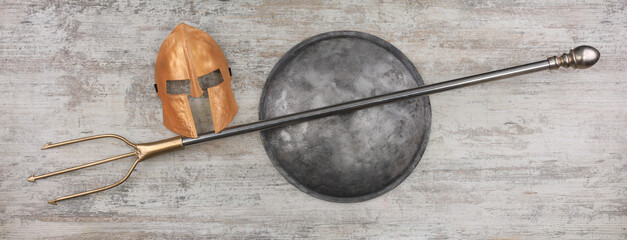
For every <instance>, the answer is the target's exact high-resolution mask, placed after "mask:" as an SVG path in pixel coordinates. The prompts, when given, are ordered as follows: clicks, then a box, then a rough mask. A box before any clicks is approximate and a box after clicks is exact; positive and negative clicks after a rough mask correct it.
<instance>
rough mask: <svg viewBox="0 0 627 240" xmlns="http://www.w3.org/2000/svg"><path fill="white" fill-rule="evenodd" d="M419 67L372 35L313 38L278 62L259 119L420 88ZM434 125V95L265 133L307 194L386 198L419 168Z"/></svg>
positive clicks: (272, 151) (269, 147) (282, 166)
mask: <svg viewBox="0 0 627 240" xmlns="http://www.w3.org/2000/svg"><path fill="white" fill-rule="evenodd" d="M422 85H424V83H423V82H422V78H421V77H420V75H419V74H418V71H417V70H416V68H415V67H414V65H413V64H412V63H411V62H410V61H409V59H407V57H405V55H403V53H401V52H400V51H399V50H398V49H396V48H395V47H394V46H392V45H391V44H390V43H388V42H386V41H384V40H382V39H380V38H377V37H375V36H372V35H370V34H366V33H361V32H353V31H338V32H328V33H324V34H320V35H317V36H314V37H311V38H309V39H307V40H305V41H303V42H302V43H300V44H298V45H296V46H295V47H294V48H292V49H291V50H290V51H289V52H287V53H286V54H285V56H283V58H281V60H279V62H278V63H277V65H276V66H275V67H274V69H273V70H272V72H271V73H270V75H269V76H268V79H267V81H266V84H265V86H264V89H263V93H262V97H261V103H260V106H259V109H260V112H259V118H260V119H261V120H265V119H270V118H275V117H279V116H283V115H287V114H291V113H297V112H302V111H306V110H311V109H315V108H320V107H325V106H329V105H333V104H339V103H344V102H348V101H352V100H357V99H362V98H366V97H371V96H376V95H382V94H386V93H390V92H395V91H399V90H404V89H409V88H414V87H418V86H422ZM430 126H431V107H430V103H429V98H428V97H426V96H425V97H418V98H412V99H408V100H403V101H398V102H393V103H388V104H384V105H379V106H374V107H370V108H366V109H361V110H357V111H351V112H346V113H342V114H340V115H335V116H330V117H325V118H321V119H317V120H312V121H308V122H303V123H299V124H294V125H288V126H285V127H279V128H274V129H270V130H265V131H262V132H261V138H262V141H263V144H264V147H265V149H266V151H267V153H268V156H269V157H270V160H271V161H272V163H273V165H274V166H275V167H276V168H277V169H278V170H279V172H280V173H281V174H282V175H283V176H284V177H285V178H286V179H287V181H288V182H290V183H291V184H293V185H294V186H296V187H297V188H298V189H300V190H302V191H303V192H305V193H307V194H310V195H312V196H314V197H317V198H320V199H324V200H328V201H333V202H359V201H365V200H368V199H372V198H374V197H377V196H379V195H381V194H384V193H386V192H388V191H390V190H392V189H393V188H394V187H396V186H397V185H398V184H400V183H401V182H402V181H403V180H405V178H407V176H408V175H409V174H410V173H411V172H412V171H413V169H414V168H415V167H416V165H417V164H418V162H419V161H420V158H421V156H422V154H423V153H424V151H425V148H426V146H427V141H428V139H429V131H430Z"/></svg>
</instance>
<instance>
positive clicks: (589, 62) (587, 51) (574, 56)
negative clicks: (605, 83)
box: [28, 46, 600, 205]
mask: <svg viewBox="0 0 627 240" xmlns="http://www.w3.org/2000/svg"><path fill="white" fill-rule="evenodd" d="M599 58H600V53H599V51H598V50H597V49H595V48H593V47H590V46H579V47H577V48H575V49H572V50H570V52H569V53H564V54H562V55H561V56H559V57H557V56H553V57H549V58H548V59H546V60H542V61H538V62H534V63H529V64H525V65H520V66H516V67H511V68H506V69H501V70H497V71H492V72H487V73H482V74H478V75H473V76H469V77H463V78H458V79H453V80H449V81H445V82H440V83H435V84H431V85H426V86H421V87H416V88H412V89H407V90H403V91H398V92H393V93H388V94H384V95H380V96H374V97H369V98H365V99H360V100H355V101H351V102H347V103H341V104H337V105H332V106H328V107H323V108H318V109H313V110H308V111H304V112H300V113H294V114H289V115H285V116H281V117H277V118H273V119H268V120H263V121H258V122H254V123H249V124H244V125H239V126H233V127H229V128H226V129H224V130H223V131H221V132H219V133H216V132H209V133H206V134H202V135H199V136H198V138H183V137H180V136H179V137H174V138H169V139H164V140H160V141H156V142H151V143H144V144H134V143H132V142H130V141H128V140H126V139H125V138H123V137H121V136H118V135H115V134H104V135H96V136H91V137H85V138H79V139H75V140H69V141H65V142H60V143H48V144H46V145H45V146H44V147H43V148H42V150H43V149H48V148H54V147H59V146H63V145H68V144H72V143H77V142H82V141H88V140H93V139H98V138H105V137H112V138H117V139H120V140H122V141H124V142H125V143H126V144H128V145H129V146H131V147H133V148H134V149H135V151H134V152H131V153H126V154H122V155H119V156H115V157H111V158H107V159H103V160H99V161H95V162H91V163H87V164H83V165H79V166H75V167H71V168H67V169H63V170H59V171H56V172H52V173H47V174H43V175H39V176H34V175H33V176H30V177H29V178H28V181H31V182H35V181H36V180H37V179H41V178H46V177H50V176H54V175H58V174H62V173H66V172H71V171H75V170H79V169H82V168H86V167H91V166H95V165H98V164H102V163H106V162H110V161H115V160H119V159H122V158H126V157H131V156H136V157H137V159H136V160H135V162H133V164H132V165H131V168H130V169H129V170H128V172H127V173H126V175H125V176H124V177H123V178H122V179H121V180H119V181H117V182H115V183H113V184H110V185H107V186H104V187H101V188H97V189H93V190H89V191H85V192H81V193H76V194H72V195H67V196H64V197H60V198H57V199H53V200H50V201H48V203H50V204H55V205H56V203H57V202H59V201H63V200H67V199H71V198H75V197H79V196H84V195H88V194H91V193H96V192H100V191H104V190H107V189H110V188H113V187H115V186H117V185H120V184H121V183H123V182H124V181H126V179H128V177H129V176H130V175H131V173H132V172H133V170H134V169H135V167H136V166H137V164H138V163H139V162H141V161H143V160H145V159H147V158H148V157H151V156H154V155H158V154H161V153H165V152H170V151H175V150H181V149H183V148H184V147H185V146H189V145H192V144H196V143H201V142H206V141H211V140H215V139H219V138H225V137H229V136H234V135H239V134H244V133H249V132H254V131H260V130H266V129H271V128H276V127H280V126H284V125H288V124H295V123H300V122H304V121H308V120H313V119H317V118H323V117H327V116H331V115H336V114H340V113H343V112H348V111H354V110H358V109H362V108H366V107H371V106H376V105H381V104H385V103H389V102H393V101H398V100H403V99H407V98H412V97H418V96H425V95H429V94H432V93H438V92H443V91H447V90H451V89H457V88H461V87H466V86H470V85H474V84H479V83H484V82H488V81H494V80H499V79H504V78H509V77H513V76H518V75H522V74H527V73H532V72H537V71H542V70H554V69H558V68H560V67H565V68H568V67H572V68H576V69H585V68H589V67H591V66H593V65H594V64H596V62H597V61H598V60H599Z"/></svg>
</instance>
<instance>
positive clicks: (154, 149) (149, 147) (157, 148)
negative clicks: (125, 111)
mask: <svg viewBox="0 0 627 240" xmlns="http://www.w3.org/2000/svg"><path fill="white" fill-rule="evenodd" d="M107 137H111V138H117V139H120V140H122V141H123V142H124V143H126V144H127V145H129V146H131V147H132V148H134V149H135V151H134V152H130V153H125V154H122V155H118V156H115V157H110V158H105V159H102V160H98V161H95V162H91V163H86V164H82V165H78V166H75V167H71V168H66V169H63V170H59V171H55V172H51V173H46V174H42V175H39V176H35V175H31V176H30V177H29V178H28V179H27V180H28V181H29V182H35V181H36V180H37V179H42V178H47V177H51V176H54V175H59V174H63V173H67V172H71V171H76V170H79V169H83V168H87V167H91V166H96V165H99V164H103V163H107V162H111V161H115V160H119V159H123V158H127V157H131V156H137V159H135V162H133V165H131V168H130V169H129V170H128V172H126V175H125V176H124V177H123V178H122V179H120V180H119V181H117V182H115V183H113V184H110V185H107V186H104V187H101V188H96V189H93V190H89V191H85V192H80V193H76V194H71V195H67V196H63V197H60V198H56V199H53V200H50V201H48V203H50V204H53V205H57V202H58V201H63V200H67V199H70V198H75V197H80V196H84V195H88V194H92V193H97V192H100V191H104V190H107V189H110V188H113V187H115V186H118V185H120V184H122V183H123V182H124V181H126V179H128V177H129V176H130V175H131V173H132V172H133V170H134V169H135V167H136V166H137V164H138V163H139V162H141V161H143V160H145V159H146V158H148V157H151V156H154V155H157V154H160V153H165V152H169V151H174V150H179V149H182V148H183V142H182V139H181V137H180V136H179V137H174V138H169V139H164V140H161V141H156V142H151V143H144V144H134V143H132V142H130V141H128V140H126V138H124V137H122V136H119V135H115V134H102V135H95V136H90V137H84V138H78V139H73V140H68V141H64V142H59V143H48V144H46V145H45V146H44V147H42V148H41V149H42V150H45V149H49V148H55V147H60V146H64V145H68V144H73V143H78V142H84V141H89V140H94V139H99V138H107Z"/></svg>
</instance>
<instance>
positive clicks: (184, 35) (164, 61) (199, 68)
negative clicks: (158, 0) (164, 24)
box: [155, 23, 237, 138]
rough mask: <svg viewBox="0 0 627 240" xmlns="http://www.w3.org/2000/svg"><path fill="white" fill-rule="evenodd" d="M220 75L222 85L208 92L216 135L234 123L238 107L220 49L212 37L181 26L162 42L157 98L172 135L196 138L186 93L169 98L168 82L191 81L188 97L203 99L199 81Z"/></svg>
mask: <svg viewBox="0 0 627 240" xmlns="http://www.w3.org/2000/svg"><path fill="white" fill-rule="evenodd" d="M212 72H219V73H220V75H221V76H222V79H223V81H222V82H221V83H220V84H218V85H216V86H212V87H208V88H207V89H206V91H207V94H208V97H209V104H210V106H211V115H212V118H213V126H214V130H215V132H220V131H222V130H223V129H224V128H226V126H227V125H228V124H229V123H230V122H231V121H232V120H233V118H234V117H235V114H236V113H237V104H236V103H235V97H234V96H233V90H232V89H231V71H230V69H229V64H228V63H227V62H226V57H224V53H223V52H222V50H221V49H220V46H218V44H217V43H216V42H215V41H214V40H213V38H211V36H209V34H207V33H205V32H203V31H201V30H199V29H196V28H194V27H191V26H189V25H186V24H184V23H181V24H179V25H178V26H177V27H176V28H175V29H174V31H172V33H170V35H169V36H168V37H167V38H166V39H165V40H164V41H163V44H161V48H160V49H159V53H158V55H157V62H156V64H155V82H156V87H157V94H158V95H159V98H161V104H162V106H163V124H164V125H165V126H166V127H167V128H168V129H170V130H171V131H172V132H175V133H177V134H180V135H182V136H185V137H192V138H197V137H198V133H197V132H196V126H195V124H194V116H193V115H192V111H191V108H190V104H189V101H188V99H187V93H183V94H169V93H168V89H167V85H168V84H166V83H167V82H169V81H182V80H189V84H190V91H189V95H191V96H192V97H195V98H198V97H201V96H203V93H204V89H201V86H200V84H199V83H198V78H199V77H200V76H203V75H207V74H209V73H212Z"/></svg>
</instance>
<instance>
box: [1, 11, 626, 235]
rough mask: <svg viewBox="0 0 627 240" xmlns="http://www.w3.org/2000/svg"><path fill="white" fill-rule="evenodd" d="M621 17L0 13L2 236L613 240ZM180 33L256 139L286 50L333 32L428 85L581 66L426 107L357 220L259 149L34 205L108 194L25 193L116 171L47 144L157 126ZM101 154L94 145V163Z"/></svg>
mask: <svg viewBox="0 0 627 240" xmlns="http://www.w3.org/2000/svg"><path fill="white" fill-rule="evenodd" d="M625 5H626V4H625V2H624V1H596V0H594V1H587V2H573V1H505V2H496V1H471V0H461V1H459V0H458V1H423V2H420V3H413V2H412V1H307V2H293V1H248V2H239V1H219V2H218V1H216V2H195V1H186V2H184V3H177V2H174V1H149V2H145V1H135V0H133V1H87V2H82V1H32V2H29V1H13V2H8V1H3V3H2V4H0V18H1V19H2V24H0V123H1V124H2V127H1V128H0V137H1V140H2V141H0V237H2V238H7V239H40V238H41V239H43V238H106V239H111V238H114V239H117V238H122V239H134V238H161V239H170V238H210V237H215V238H305V237H314V238H393V239H398V238H412V239H413V238H435V239H439V238H454V239H467V238H484V239H485V238H497V239H505V238H507V239H509V238H512V239H520V238H523V239H526V238H533V239H555V238H559V239H562V238H566V239H572V238H578V239H625V238H627V230H626V228H627V227H626V226H627V223H626V222H625V221H626V218H627V207H626V206H627V163H626V162H625V161H626V157H627V156H626V154H627V130H626V129H627V121H626V120H627V107H625V106H627V97H626V96H627V84H625V80H626V79H627V71H626V70H625V67H624V63H625V62H627V57H625V56H627V50H626V49H625V45H626V43H627V41H626V40H625V39H626V33H627V30H626V27H627V17H626V16H627V13H626V12H625V9H626V6H625ZM179 22H185V23H188V24H190V25H192V26H195V27H198V28H200V29H202V30H204V31H206V32H208V33H209V34H211V35H212V36H213V37H214V38H215V39H216V41H217V42H218V43H219V44H220V45H221V47H222V48H223V50H224V52H225V54H226V55H227V58H228V60H229V63H230V65H231V68H232V69H233V88H234V89H235V97H236V99H237V101H238V104H239V107H240V110H239V114H238V115H237V117H236V118H235V120H234V122H233V123H234V124H241V123H246V122H251V121H255V120H256V119H257V107H258V101H259V97H260V95H261V87H262V86H263V84H264V82H265V77H266V76H267V74H268V73H269V72H270V70H271V69H272V67H273V66H274V64H275V63H276V62H277V61H278V59H279V58H280V57H281V56H282V55H283V53H285V52H286V51H287V50H289V49H290V48H291V47H292V46H294V45H295V44H297V43H298V42H300V41H302V40H303V39H305V38H307V37H310V36H312V35H315V34H318V33H322V32H326V31H331V30H344V29H349V30H358V31H364V32H368V33H371V34H374V35H376V36H379V37H381V38H383V39H385V40H388V41H389V42H391V43H392V44H394V45H395V46H396V47H398V48H399V49H400V50H401V51H403V52H404V53H405V54H406V55H407V56H408V57H409V59H410V60H412V61H413V62H414V64H415V65H416V67H417V68H418V70H419V71H420V72H421V74H422V76H423V78H424V79H425V82H427V83H434V82H438V81H443V80H447V79H450V78H454V77H459V76H465V75H470V74H474V73H480V72H483V71H489V70H493V69H498V68H502V67H508V66H512V65H517V64H522V63H527V62H529V61H535V60H538V59H542V58H545V57H547V55H553V54H559V53H561V52H562V51H566V50H568V49H569V48H572V47H575V46H577V45H581V44H588V45H592V46H595V47H597V48H598V49H599V50H600V51H601V54H602V58H601V61H600V62H599V63H598V65H597V66H595V67H593V68H591V69H588V70H582V71H573V70H559V71H554V72H544V73H537V74H534V75H528V76H524V77H517V78H513V79H509V80H507V81H502V82H497V83H489V84H484V85H479V86H473V87H470V88H466V89H461V90H455V91H451V92H446V93H441V94H438V95H434V96H432V97H431V103H432V106H433V107H432V109H433V123H432V133H431V140H430V142H429V146H428V148H427V151H426V153H425V155H424V157H423V159H422V161H421V163H420V164H419V165H418V167H417V169H416V171H415V172H414V173H413V174H412V175H411V176H410V177H409V178H407V180H406V181H405V182H404V183H402V184H401V185H400V186H399V187H398V188H397V189H395V190H393V191H391V192H389V193H387V194H385V195H384V196H381V197H379V198H376V199H374V200H371V201H367V202H364V203H357V204H336V203H329V202H324V201H321V200H318V199H315V198H312V197H310V196H308V195H306V194H304V193H301V192H300V191H298V190H297V189H296V188H294V187H292V186H291V185H289V184H288V183H287V182H286V181H285V180H284V179H283V178H282V177H281V176H280V175H279V173H278V172H276V170H275V169H274V168H273V167H272V165H271V164H270V161H269V159H268V158H267V156H266V153H265V151H264V149H263V147H262V144H261V142H260V138H259V135H258V134H256V133H255V134H248V135H244V136H238V137H234V138H229V139H223V140H219V141H215V142H213V143H209V144H204V145H199V146H196V147H190V148H189V149H187V150H185V151H184V152H178V153H172V154H169V155H164V156H160V157H157V158H154V159H152V160H150V161H147V162H143V163H142V164H141V165H140V166H139V167H138V169H137V170H136V171H135V173H134V174H133V176H132V177H131V179H130V180H128V181H127V182H126V183H124V184H123V185H122V186H120V187H117V188H115V189H112V190H109V191H107V192H104V193H99V194H95V195H92V196H88V197H83V198H80V199H76V200H71V201H67V202H62V203H61V204H59V205H58V206H52V205H48V204H47V203H46V201H47V200H49V199H51V198H53V197H56V196H60V195H63V194H67V193H73V192H77V191H82V190H85V189H88V188H92V187H95V186H100V185H102V184H104V183H109V182H113V181H115V180H117V179H118V178H120V177H121V176H122V174H123V171H124V170H123V169H124V168H126V167H128V164H129V162H128V161H126V162H119V163H111V164H107V165H103V166H99V167H97V168H95V169H89V170H84V171H81V172H78V173H71V174H67V175H65V176H59V177H54V178H50V179H45V180H41V181H39V182H37V183H36V184H32V183H29V182H27V181H26V178H27V177H28V176H29V175H30V174H32V173H43V172H48V171H52V170H56V169H60V168H63V167H67V166H72V165H75V164H78V163H82V162H85V161H88V160H91V159H97V158H99V157H104V156H107V155H110V154H113V153H118V150H119V148H120V147H121V146H122V145H120V144H117V145H112V146H109V143H114V142H113V141H103V142H100V143H87V144H83V145H80V146H70V147H66V148H62V149H58V150H49V151H45V152H44V151H41V150H39V148H40V147H41V146H42V145H43V144H45V143H46V142H49V141H58V140H65V139H70V138H76V137H82V136H88V135H93V134H98V133H120V134H122V135H125V136H128V137H129V138H130V139H131V140H132V141H148V140H156V139H161V138H165V137H170V136H173V134H172V133H171V132H169V131H168V130H167V129H166V128H165V127H163V125H162V122H161V121H162V120H161V107H160V102H159V99H158V97H157V96H156V94H155V93H154V89H153V86H152V84H153V81H154V80H153V79H154V78H153V74H154V61H155V58H156V55H157V51H158V47H159V46H160V44H161V42H162V41H163V39H164V38H165V37H166V36H167V34H168V33H169V32H170V31H171V30H172V29H173V28H174V27H175V26H176V25H177V24H178V23H179ZM103 143H104V145H103Z"/></svg>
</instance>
